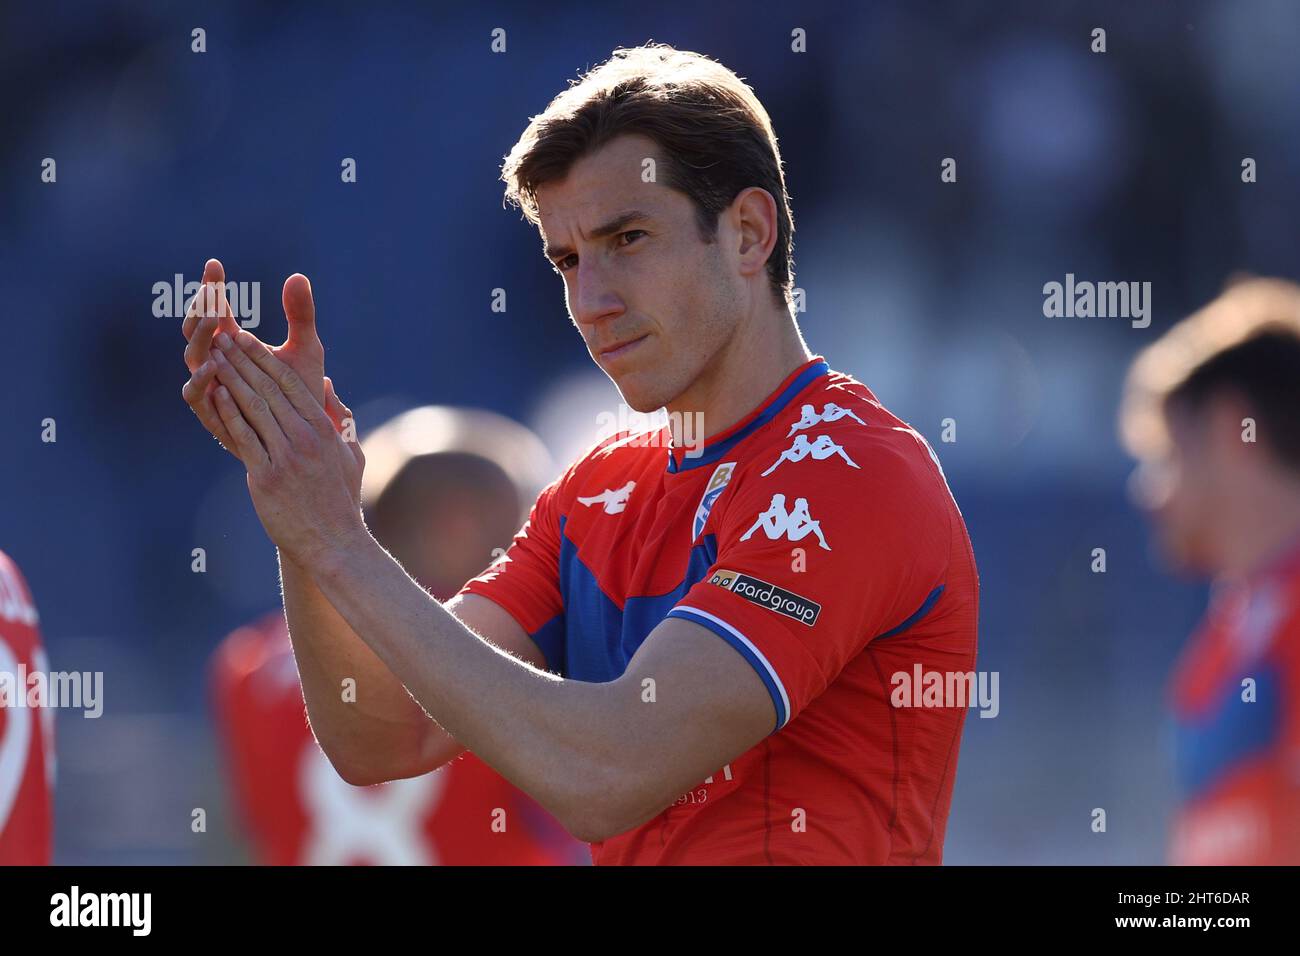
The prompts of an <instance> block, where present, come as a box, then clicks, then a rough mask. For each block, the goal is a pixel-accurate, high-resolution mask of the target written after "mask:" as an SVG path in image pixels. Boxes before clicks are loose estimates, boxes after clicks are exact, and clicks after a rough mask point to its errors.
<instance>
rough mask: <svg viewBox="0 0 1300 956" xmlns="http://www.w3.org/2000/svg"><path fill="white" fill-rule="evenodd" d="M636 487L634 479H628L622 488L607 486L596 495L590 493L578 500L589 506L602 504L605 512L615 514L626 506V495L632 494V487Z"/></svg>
mask: <svg viewBox="0 0 1300 956" xmlns="http://www.w3.org/2000/svg"><path fill="white" fill-rule="evenodd" d="M635 487H636V482H635V481H629V482H628V483H627V484H626V485H624V486H623V487H622V488H607V489H605V490H604V491H602V492H601V493H600V494H598V495H592V496H591V497H589V498H579V499H578V501H579V502H581V503H582V504H584V505H586V506H587V507H588V508H590V507H591V506H592V505H603V506H604V508H605V514H607V515H616V514H618V513H619V512H621V511H622V510H623V509H624V508H626V507H627V499H628V496H629V495H631V494H632V489H633V488H635Z"/></svg>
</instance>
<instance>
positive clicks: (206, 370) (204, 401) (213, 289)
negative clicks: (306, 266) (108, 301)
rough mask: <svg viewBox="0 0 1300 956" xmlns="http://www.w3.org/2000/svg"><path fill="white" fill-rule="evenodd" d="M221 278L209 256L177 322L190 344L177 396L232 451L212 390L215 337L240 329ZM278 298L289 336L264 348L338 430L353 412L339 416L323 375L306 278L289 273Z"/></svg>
mask: <svg viewBox="0 0 1300 956" xmlns="http://www.w3.org/2000/svg"><path fill="white" fill-rule="evenodd" d="M225 281H226V274H225V269H224V268H222V265H221V263H220V262H219V261H218V260H216V259H209V260H208V261H207V264H206V265H205V266H204V267H203V288H201V289H200V290H199V294H198V295H196V296H195V297H194V299H193V301H191V302H190V305H189V308H188V309H187V310H186V313H185V320H184V322H182V323H181V334H183V335H184V336H185V339H186V342H187V343H188V344H187V345H186V346H185V365H186V367H188V368H189V370H190V372H191V376H190V380H189V381H188V382H186V383H185V387H184V388H183V389H181V395H182V397H183V398H184V399H185V402H186V404H188V405H189V406H190V408H191V409H192V410H193V411H194V414H195V415H197V416H198V419H199V421H201V422H202V423H203V426H204V427H205V428H206V429H207V430H208V431H209V432H211V433H212V434H213V436H215V437H216V439H217V441H219V442H221V444H222V445H223V446H225V448H226V450H227V451H230V452H231V453H232V454H234V453H235V449H234V445H233V443H232V440H231V436H230V434H229V432H228V431H227V430H226V426H225V425H224V424H223V423H222V421H221V416H220V415H218V414H217V411H216V408H215V407H214V405H213V393H214V392H215V391H216V388H217V376H216V372H217V367H216V365H215V363H214V362H212V361H211V358H212V339H213V336H215V335H216V334H217V332H218V331H220V332H224V333H225V334H226V335H228V336H231V337H232V338H233V337H234V336H235V335H236V334H237V333H238V332H239V331H240V327H239V323H237V322H236V321H235V317H234V314H233V312H232V311H231V308H230V303H229V302H228V301H227V300H226V293H225ZM281 301H282V302H283V305H284V314H285V318H287V319H288V321H289V337H288V339H287V340H286V341H285V343H284V344H283V345H280V346H275V347H268V346H263V347H264V348H269V351H270V353H271V354H272V355H273V356H275V357H276V358H277V359H279V360H280V361H281V362H283V363H284V364H285V365H287V366H288V367H289V368H291V369H293V370H294V371H295V372H296V373H297V374H298V376H299V377H300V378H301V379H302V381H303V383H304V384H305V385H306V386H307V389H308V390H309V391H310V392H311V394H312V396H313V397H315V399H316V401H317V402H318V403H319V404H321V405H323V406H324V407H325V410H326V412H327V413H328V414H329V416H330V418H331V419H332V420H333V421H334V426H335V427H336V428H338V429H340V430H341V429H342V428H343V427H344V426H343V423H342V418H343V417H351V416H350V415H348V416H343V415H342V413H343V412H344V411H346V410H345V409H343V408H342V404H341V403H340V402H338V400H337V398H336V397H334V395H333V388H332V386H331V384H330V382H329V380H328V379H327V378H326V377H325V347H324V346H323V345H322V344H321V340H320V336H319V335H318V334H317V333H316V306H315V303H314V301H313V300H312V294H311V283H310V282H309V281H307V277H306V276H304V275H302V274H300V273H299V274H294V275H291V276H289V278H288V279H286V280H285V283H284V291H283V293H282V294H281ZM246 334H250V335H251V334H252V333H246Z"/></svg>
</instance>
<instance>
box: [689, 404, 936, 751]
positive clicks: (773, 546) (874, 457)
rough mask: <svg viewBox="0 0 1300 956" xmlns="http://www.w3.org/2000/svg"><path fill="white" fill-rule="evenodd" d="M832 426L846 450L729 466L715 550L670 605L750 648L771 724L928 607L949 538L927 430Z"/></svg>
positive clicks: (779, 723)
mask: <svg viewBox="0 0 1300 956" xmlns="http://www.w3.org/2000/svg"><path fill="white" fill-rule="evenodd" d="M852 424H853V426H854V427H855V428H858V429H861V426H859V425H857V424H856V423H852ZM828 431H830V444H831V445H834V446H835V447H837V448H840V449H841V450H842V451H843V454H840V453H838V452H837V453H834V454H831V455H829V456H826V457H823V458H821V459H817V458H812V457H808V458H806V459H805V460H802V461H781V462H779V463H778V465H777V467H775V468H769V469H768V473H767V474H764V473H763V472H762V471H761V469H762V468H763V467H764V465H766V464H767V462H766V461H762V462H759V463H758V464H757V467H752V466H746V471H745V472H744V473H743V474H742V475H739V476H738V478H737V479H733V486H732V487H731V488H729V489H728V495H730V496H731V497H730V500H726V501H725V514H724V515H723V516H722V518H721V520H720V522H719V524H718V527H717V542H718V551H717V560H716V562H715V563H714V564H713V565H712V566H711V567H710V568H709V570H708V572H707V573H706V574H705V576H704V578H703V579H702V580H700V581H699V582H698V583H697V584H695V585H694V586H693V587H692V588H691V589H690V590H689V591H688V592H687V593H686V594H685V595H684V596H683V598H682V600H681V601H680V602H678V604H677V605H676V606H675V607H674V608H673V609H672V610H671V611H670V612H669V615H668V616H669V617H678V618H683V619H686V620H690V621H693V622H695V623H697V624H700V625H702V626H703V627H706V628H708V629H709V630H711V631H713V632H714V633H715V634H717V635H718V637H720V638H722V639H723V640H725V641H727V643H729V644H731V645H732V647H734V648H735V649H736V650H737V651H738V652H739V653H740V654H741V655H742V656H743V657H744V658H745V659H746V660H747V661H749V663H750V665H751V666H753V667H754V669H755V670H756V671H757V672H758V675H759V677H760V678H762V680H763V683H764V684H765V685H766V686H767V689H768V692H769V693H770V694H771V696H772V703H773V705H774V706H775V708H776V713H777V720H776V729H777V730H779V729H780V728H781V727H783V726H784V725H785V724H786V723H788V722H789V721H790V720H791V719H793V718H794V716H795V715H797V714H798V713H799V712H800V711H801V710H802V709H803V708H804V707H806V706H807V705H808V704H809V703H810V702H812V701H813V700H815V699H816V698H817V696H818V695H819V694H821V693H822V692H823V691H824V690H825V689H826V688H827V687H828V686H829V685H830V684H831V682H833V681H834V680H835V679H836V677H838V676H839V674H840V671H841V670H843V668H844V666H845V665H846V664H847V663H848V662H849V661H850V660H851V659H852V658H853V657H855V656H856V655H858V654H860V653H861V652H862V651H863V650H864V649H865V648H866V646H867V644H868V643H869V642H870V641H872V640H873V639H875V638H878V637H885V636H892V635H894V634H898V633H900V632H902V631H903V630H906V629H907V628H908V627H910V626H911V625H912V624H913V623H915V622H916V621H918V620H920V619H921V618H923V617H924V616H925V615H926V614H927V613H928V612H929V611H930V609H931V608H932V607H933V606H934V604H935V603H936V602H937V600H938V598H939V596H940V595H941V594H942V591H943V583H944V577H945V574H946V571H947V567H948V560H949V554H950V550H951V541H952V537H951V536H952V512H951V510H950V509H952V508H955V506H954V505H952V499H951V496H950V494H949V493H948V490H947V485H946V483H945V482H944V480H943V478H942V475H941V473H940V472H939V470H938V467H937V465H936V464H935V462H934V461H933V459H932V458H931V455H930V453H929V450H928V448H927V447H926V446H925V445H924V444H923V443H924V439H922V438H920V436H918V435H916V433H915V432H912V431H911V430H909V429H892V428H891V429H879V430H876V429H872V430H870V431H868V430H865V429H861V430H859V431H856V432H854V431H850V430H849V429H848V428H843V427H841V428H836V429H833V430H828ZM819 440H823V439H820V438H819ZM779 453H780V449H777V450H776V451H774V452H773V453H772V455H771V456H769V457H772V458H774V459H775V458H776V457H777V455H778V454H779ZM718 505H719V506H723V505H724V501H722V500H720V501H719V502H718Z"/></svg>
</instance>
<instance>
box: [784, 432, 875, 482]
mask: <svg viewBox="0 0 1300 956" xmlns="http://www.w3.org/2000/svg"><path fill="white" fill-rule="evenodd" d="M809 455H812V458H813V461H825V460H826V459H827V458H829V457H831V455H839V456H840V457H841V458H843V459H844V460H845V461H846V462H848V463H849V466H850V467H852V468H857V467H858V463H857V462H856V461H854V460H853V459H852V458H850V457H849V455H848V452H846V451H845V450H844V446H843V445H837V444H835V442H833V441H831V436H830V435H818V436H817V438H816V440H815V441H809V440H808V436H807V435H797V436H796V437H795V440H794V444H793V445H791V446H790V447H789V448H787V449H786V450H785V451H783V452H781V457H780V458H778V459H777V460H776V461H774V462H772V466H771V467H770V468H768V469H767V471H765V472H763V474H762V476H761V477H763V478H766V477H767V476H768V475H770V474H771V473H772V472H774V471H776V466H777V465H779V464H781V462H783V461H803V460H804V459H805V458H807V457H808V456H809Z"/></svg>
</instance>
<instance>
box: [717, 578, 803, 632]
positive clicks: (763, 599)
mask: <svg viewBox="0 0 1300 956" xmlns="http://www.w3.org/2000/svg"><path fill="white" fill-rule="evenodd" d="M709 583H710V584H716V585H717V586H718V587H720V588H725V589H726V590H728V591H730V592H731V593H732V594H735V595H737V596H739V597H742V598H744V599H745V600H746V601H749V602H751V603H753V604H757V605H759V606H760V607H765V608H767V609H768V610H769V611H776V613H777V614H784V615H785V616H786V617H789V618H793V619H794V620H796V621H799V622H800V623H802V624H807V625H808V626H809V627H812V626H813V625H814V624H816V623H817V616H818V615H819V614H821V612H822V606H821V605H820V604H818V603H817V602H816V601H810V600H808V599H807V598H806V597H803V596H802V595H799V594H795V593H794V592H793V591H787V590H785V589H784V588H779V587H777V586H776V585H775V584H769V583H768V582H766V581H760V580H759V579H758V578H754V577H750V576H749V575H748V574H741V573H740V572H739V571H728V570H726V569H719V570H717V571H715V572H714V573H713V576H712V577H710V578H709Z"/></svg>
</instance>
